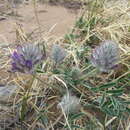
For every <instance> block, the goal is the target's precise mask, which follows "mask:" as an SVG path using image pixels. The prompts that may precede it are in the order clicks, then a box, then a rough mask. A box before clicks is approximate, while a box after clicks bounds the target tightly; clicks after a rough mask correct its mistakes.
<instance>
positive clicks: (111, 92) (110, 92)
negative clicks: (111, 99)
mask: <svg viewBox="0 0 130 130" xmlns="http://www.w3.org/2000/svg"><path fill="white" fill-rule="evenodd" d="M123 91H124V90H123V89H118V90H108V91H106V93H109V94H118V93H119V94H120V93H123Z"/></svg>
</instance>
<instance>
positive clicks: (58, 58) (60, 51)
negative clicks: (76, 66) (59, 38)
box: [51, 44, 67, 63]
mask: <svg viewBox="0 0 130 130" xmlns="http://www.w3.org/2000/svg"><path fill="white" fill-rule="evenodd" d="M66 55H67V53H66V51H65V49H64V48H62V47H61V46H60V45H57V44H54V45H53V47H52V55H51V58H52V59H53V60H54V61H55V63H60V62H62V61H63V60H64V58H65V57H66Z"/></svg>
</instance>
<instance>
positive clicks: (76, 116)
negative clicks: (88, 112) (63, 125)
mask: <svg viewBox="0 0 130 130" xmlns="http://www.w3.org/2000/svg"><path fill="white" fill-rule="evenodd" d="M83 115H84V113H82V112H81V113H78V114H74V115H72V116H71V117H70V120H75V119H77V118H80V117H81V116H83Z"/></svg>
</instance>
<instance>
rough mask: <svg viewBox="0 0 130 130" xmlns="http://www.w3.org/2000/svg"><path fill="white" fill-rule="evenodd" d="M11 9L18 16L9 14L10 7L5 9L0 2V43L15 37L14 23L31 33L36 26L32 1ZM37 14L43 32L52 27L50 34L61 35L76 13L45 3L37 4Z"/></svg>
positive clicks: (70, 25)
mask: <svg viewBox="0 0 130 130" xmlns="http://www.w3.org/2000/svg"><path fill="white" fill-rule="evenodd" d="M13 11H14V12H15V13H16V12H17V14H18V16H12V15H11V9H7V7H6V5H5V4H4V3H0V43H1V42H6V43H8V42H9V43H11V42H14V41H15V39H16V23H18V24H21V25H22V27H23V28H24V30H25V32H26V33H31V32H33V31H34V30H36V29H37V28H38V23H37V20H36V17H35V13H34V6H33V4H32V3H29V4H28V5H25V4H24V5H19V6H17V8H16V9H13ZM37 14H38V18H39V21H40V27H41V29H42V31H43V32H48V31H49V30H50V29H51V28H52V27H54V28H53V30H52V31H51V33H50V35H54V36H56V37H59V36H63V35H64V34H65V33H66V32H67V31H69V29H70V28H71V27H72V25H73V24H74V21H75V18H76V13H74V12H71V11H70V10H68V9H66V8H64V7H61V6H51V5H45V4H37Z"/></svg>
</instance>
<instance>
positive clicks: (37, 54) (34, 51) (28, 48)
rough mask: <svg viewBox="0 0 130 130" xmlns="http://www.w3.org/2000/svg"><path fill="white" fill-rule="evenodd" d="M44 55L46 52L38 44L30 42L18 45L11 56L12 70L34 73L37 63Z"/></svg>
mask: <svg viewBox="0 0 130 130" xmlns="http://www.w3.org/2000/svg"><path fill="white" fill-rule="evenodd" d="M44 56H45V55H44V53H43V52H42V50H41V49H40V48H39V46H38V45H35V44H30V43H29V44H25V45H23V46H18V47H17V49H16V50H15V51H14V52H13V54H12V56H11V58H12V60H11V63H12V71H13V72H22V73H33V72H34V70H35V65H37V64H39V63H40V62H41V61H42V60H43V58H44Z"/></svg>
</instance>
